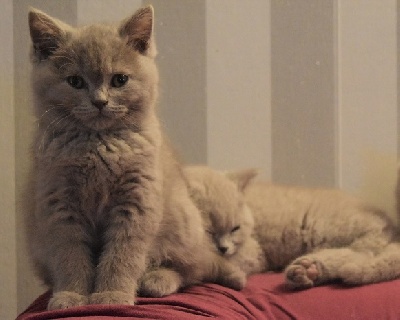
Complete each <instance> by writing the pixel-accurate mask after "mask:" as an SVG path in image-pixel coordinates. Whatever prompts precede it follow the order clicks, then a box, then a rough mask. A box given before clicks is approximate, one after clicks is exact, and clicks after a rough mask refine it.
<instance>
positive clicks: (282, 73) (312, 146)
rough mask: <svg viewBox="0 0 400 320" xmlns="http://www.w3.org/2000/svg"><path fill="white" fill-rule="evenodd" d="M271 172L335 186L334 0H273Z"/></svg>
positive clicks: (278, 177)
mask: <svg viewBox="0 0 400 320" xmlns="http://www.w3.org/2000/svg"><path fill="white" fill-rule="evenodd" d="M271 13H272V14H271V29H272V35H271V64H272V67H271V69H272V151H273V152H272V157H273V158H272V176H273V180H274V181H275V182H279V183H289V184H302V185H309V186H333V185H335V170H336V168H335V164H336V162H335V155H336V153H335V152H336V142H335V71H334V67H335V54H334V46H335V36H334V34H335V33H334V26H335V22H334V14H335V10H334V5H333V1H319V0H312V1H296V0H287V1H272V7H271Z"/></svg>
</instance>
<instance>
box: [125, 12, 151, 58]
mask: <svg viewBox="0 0 400 320" xmlns="http://www.w3.org/2000/svg"><path fill="white" fill-rule="evenodd" d="M153 20H154V9H153V7H152V6H147V7H144V8H141V9H139V10H138V11H136V12H135V13H134V14H133V16H131V17H130V18H128V19H126V20H125V21H123V22H122V24H121V26H120V28H119V33H120V35H121V36H122V37H127V39H128V44H129V45H130V46H132V47H133V48H134V49H135V50H137V51H139V52H140V53H141V54H143V55H147V56H150V57H152V58H154V57H155V55H156V49H155V45H154V39H153Z"/></svg>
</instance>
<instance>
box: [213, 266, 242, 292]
mask: <svg viewBox="0 0 400 320" xmlns="http://www.w3.org/2000/svg"><path fill="white" fill-rule="evenodd" d="M225 272H226V274H224V275H223V276H222V278H221V279H220V281H218V282H219V284H221V285H223V286H225V287H228V288H231V289H234V290H237V291H239V290H242V289H243V288H244V286H245V285H246V282H247V276H246V274H245V273H244V272H243V271H242V270H241V269H239V268H236V267H235V268H231V270H229V269H228V270H225Z"/></svg>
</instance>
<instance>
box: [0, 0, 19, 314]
mask: <svg viewBox="0 0 400 320" xmlns="http://www.w3.org/2000/svg"><path fill="white" fill-rule="evenodd" d="M12 23H13V4H12V2H11V1H6V2H5V3H3V5H2V9H1V12H0V39H2V44H1V47H0V59H1V64H0V74H1V78H0V93H1V94H0V95H1V104H0V114H1V117H0V154H1V155H2V156H1V157H0V168H1V170H0V181H1V188H0V199H1V206H2V212H3V214H2V217H1V220H2V221H1V223H0V243H1V247H2V254H1V255H0V274H1V275H2V277H1V290H0V319H15V317H16V316H17V314H16V313H17V251H16V232H17V229H16V219H15V163H14V153H15V136H14V129H15V128H14V121H15V117H14V109H13V105H14V97H13V94H14V87H13V73H14V70H13V67H14V53H13V24H12Z"/></svg>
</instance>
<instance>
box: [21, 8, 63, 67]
mask: <svg viewBox="0 0 400 320" xmlns="http://www.w3.org/2000/svg"><path fill="white" fill-rule="evenodd" d="M66 28H68V26H67V25H66V24H64V23H62V22H61V21H58V20H57V19H54V18H52V17H50V16H48V15H47V14H45V13H44V12H42V11H40V10H37V9H31V10H30V12H29V30H30V34H31V39H32V42H33V55H34V56H35V57H37V58H38V61H42V60H46V59H47V58H48V57H49V56H50V55H51V54H52V53H53V52H54V50H56V49H57V48H58V47H59V46H60V44H61V43H62V42H63V41H64V39H65V35H66V32H65V29H66Z"/></svg>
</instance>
